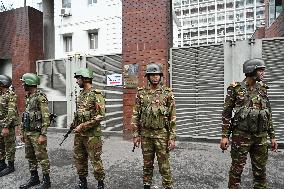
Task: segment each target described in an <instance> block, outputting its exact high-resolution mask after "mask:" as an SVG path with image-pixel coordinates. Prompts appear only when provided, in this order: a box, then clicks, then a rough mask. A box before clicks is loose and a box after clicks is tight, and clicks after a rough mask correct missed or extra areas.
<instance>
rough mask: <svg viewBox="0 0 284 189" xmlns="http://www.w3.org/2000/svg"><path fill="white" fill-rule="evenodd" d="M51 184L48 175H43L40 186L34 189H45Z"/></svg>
mask: <svg viewBox="0 0 284 189" xmlns="http://www.w3.org/2000/svg"><path fill="white" fill-rule="evenodd" d="M50 186H51V182H50V177H49V175H43V177H42V182H41V184H40V185H39V186H38V187H36V189H47V188H50Z"/></svg>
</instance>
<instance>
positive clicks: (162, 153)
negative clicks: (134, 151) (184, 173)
mask: <svg viewBox="0 0 284 189" xmlns="http://www.w3.org/2000/svg"><path fill="white" fill-rule="evenodd" d="M167 142H168V140H167V139H166V138H149V137H142V143H141V147H142V153H143V165H144V166H143V183H144V184H146V185H151V184H152V177H153V169H154V159H155V155H156V156H157V160H158V166H159V171H160V174H161V175H162V184H163V187H164V188H171V186H172V175H171V167H170V161H169V158H170V155H169V150H168V145H167Z"/></svg>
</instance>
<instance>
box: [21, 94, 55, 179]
mask: <svg viewBox="0 0 284 189" xmlns="http://www.w3.org/2000/svg"><path fill="white" fill-rule="evenodd" d="M25 113H28V115H29V116H28V118H27V119H28V120H25V116H23V127H22V133H23V137H24V140H25V153H26V158H27V159H28V161H29V168H30V171H31V172H32V171H36V170H37V166H38V162H39V163H40V165H41V167H42V173H43V174H44V175H49V173H50V163H49V159H48V154H47V149H46V147H47V140H46V141H45V142H44V143H43V144H39V143H38V139H39V136H40V135H45V136H46V134H47V128H48V127H49V125H50V120H49V115H50V114H49V110H48V101H47V98H46V95H45V94H44V93H43V92H42V91H40V90H37V91H36V93H34V94H27V95H26V97H25V112H24V114H25ZM24 114H23V115H24Z"/></svg>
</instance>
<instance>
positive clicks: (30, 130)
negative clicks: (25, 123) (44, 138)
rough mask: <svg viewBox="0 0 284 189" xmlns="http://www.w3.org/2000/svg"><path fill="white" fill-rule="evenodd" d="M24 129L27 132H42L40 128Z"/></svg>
mask: <svg viewBox="0 0 284 189" xmlns="http://www.w3.org/2000/svg"><path fill="white" fill-rule="evenodd" d="M24 131H26V132H33V131H36V132H41V129H40V128H24Z"/></svg>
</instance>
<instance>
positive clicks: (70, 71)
mask: <svg viewBox="0 0 284 189" xmlns="http://www.w3.org/2000/svg"><path fill="white" fill-rule="evenodd" d="M78 66H79V67H83V66H86V67H89V68H91V69H92V70H94V79H93V84H94V87H95V88H97V89H100V90H102V91H103V93H104V95H105V97H106V118H105V120H104V121H103V122H102V125H103V130H104V131H113V132H119V133H122V131H123V108H122V106H123V100H122V95H123V88H122V86H115V87H109V86H106V76H107V75H109V74H113V73H116V74H121V73H122V58H121V55H104V56H89V57H82V58H81V59H80V60H78V59H74V58H72V59H54V60H39V61H37V72H38V74H39V75H40V77H41V80H42V82H41V85H40V88H41V89H42V90H43V91H44V92H45V93H46V94H47V95H48V98H49V108H50V110H51V112H53V113H55V114H57V115H58V117H57V119H56V122H55V123H54V124H53V125H52V126H54V127H57V128H66V127H68V126H67V122H68V121H67V117H69V118H72V116H73V111H75V107H73V106H72V104H75V103H74V96H75V95H74V86H77V85H76V83H75V82H74V79H73V77H74V72H75V71H77V69H78ZM70 79H71V80H70ZM70 82H71V83H70ZM66 95H68V96H66ZM77 95H78V94H77ZM68 108H70V109H71V110H68Z"/></svg>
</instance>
